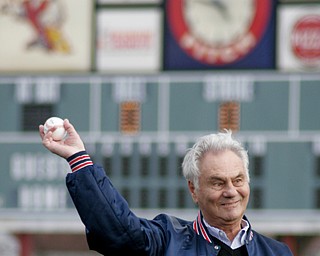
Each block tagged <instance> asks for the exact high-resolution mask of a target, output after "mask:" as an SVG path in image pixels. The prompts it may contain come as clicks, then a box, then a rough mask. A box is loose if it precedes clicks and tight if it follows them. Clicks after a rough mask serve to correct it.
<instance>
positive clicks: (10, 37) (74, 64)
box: [0, 0, 93, 72]
mask: <svg viewBox="0 0 320 256" xmlns="http://www.w3.org/2000/svg"><path fill="white" fill-rule="evenodd" d="M92 7H93V5H92V1H91V0H81V1H79V0H68V1H64V0H56V1H53V0H50V1H38V0H29V1H0V10H1V11H0V42H1V47H0V71H5V72H6V71H16V72H19V71H46V72H47V71H88V70H90V68H91V57H92V56H91V41H92V40H91V38H92V35H91V29H92V27H91V25H92V24H91V20H92Z"/></svg>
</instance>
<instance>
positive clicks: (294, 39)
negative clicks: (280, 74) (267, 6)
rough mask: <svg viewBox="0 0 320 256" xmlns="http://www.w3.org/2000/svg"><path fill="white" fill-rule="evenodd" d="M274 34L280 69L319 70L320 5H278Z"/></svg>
mask: <svg viewBox="0 0 320 256" xmlns="http://www.w3.org/2000/svg"><path fill="white" fill-rule="evenodd" d="M277 34H278V36H277V38H278V40H277V67H278V68H279V69H280V70H284V71H319V70H320V4H313V5H310V4H309V5H302V4H301V5H282V6H279V9H278V31H277Z"/></svg>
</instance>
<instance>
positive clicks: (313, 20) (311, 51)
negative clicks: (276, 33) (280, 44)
mask: <svg viewBox="0 0 320 256" xmlns="http://www.w3.org/2000/svg"><path fill="white" fill-rule="evenodd" d="M291 47H292V51H293V53H294V55H295V56H296V57H297V58H298V59H300V60H301V61H302V62H304V63H305V64H307V65H314V64H316V63H318V62H319V61H320V15H308V16H304V17H302V18H301V19H299V20H298V21H297V22H296V24H295V26H294V27H293V30H292V36H291Z"/></svg>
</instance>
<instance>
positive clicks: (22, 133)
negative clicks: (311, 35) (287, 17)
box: [0, 72, 320, 211]
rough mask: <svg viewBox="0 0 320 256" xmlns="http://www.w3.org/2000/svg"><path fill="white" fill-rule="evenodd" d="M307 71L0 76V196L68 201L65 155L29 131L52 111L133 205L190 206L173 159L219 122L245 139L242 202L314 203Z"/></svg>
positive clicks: (16, 202)
mask: <svg viewBox="0 0 320 256" xmlns="http://www.w3.org/2000/svg"><path fill="white" fill-rule="evenodd" d="M319 83H320V76H319V75H317V74H308V75H307V74H285V73H276V72H250V73H249V72H248V73H246V72H241V73H237V72H200V73H199V72H194V73H193V72H188V73H179V72H177V73H175V72H172V73H162V74H159V75H157V74H154V75H132V76H130V75H127V76H108V75H101V74H96V75H77V76H68V75H66V76H54V75H52V76H31V75H30V76H23V77H22V76H8V77H4V76H2V77H0V101H1V104H2V107H1V108H0V117H1V119H0V120H1V122H0V151H1V154H0V162H1V166H0V172H1V177H2V178H1V180H0V207H1V208H3V209H7V208H10V209H11V208H14V209H19V210H23V211H28V210H30V211H31V210H35V209H37V210H46V211H51V210H52V211H54V210H57V209H70V208H73V205H72V202H71V200H70V198H69V195H68V192H67V190H66V188H65V176H66V174H67V173H68V172H69V171H70V170H69V167H68V164H67V163H66V161H65V160H64V159H61V158H59V157H57V156H56V155H53V154H51V153H49V152H48V151H47V150H46V149H45V148H44V147H43V146H42V144H41V140H40V137H39V135H38V125H39V124H41V123H42V124H43V123H44V121H45V120H46V119H47V118H48V117H49V116H59V117H61V118H68V119H69V120H70V121H71V122H72V123H73V124H74V126H75V127H76V129H77V130H78V132H79V133H80V135H81V137H82V138H83V140H84V142H85V144H86V148H87V151H88V152H89V154H90V155H91V157H92V159H93V160H94V162H95V163H98V164H100V165H102V166H103V167H104V168H105V170H106V172H107V174H108V175H109V176H110V177H111V180H112V181H113V183H114V185H115V187H116V188H118V189H119V190H120V192H121V193H122V194H123V195H124V196H125V197H126V199H127V200H128V202H129V204H130V206H131V207H133V208H150V209H155V208H167V209H176V208H178V209H184V208H194V205H193V202H192V200H191V198H190V196H189V192H188V188H187V184H186V182H185V180H184V178H183V177H182V174H181V161H182V159H183V156H184V154H185V151H186V149H187V148H189V147H191V146H192V144H193V143H194V142H195V140H196V138H197V137H198V136H201V135H205V134H208V133H212V132H217V131H219V130H221V129H224V128H226V129H231V130H233V132H234V136H235V137H237V138H239V139H240V140H241V141H242V142H243V143H244V145H245V147H246V148H247V149H248V151H249V156H250V173H251V189H252V193H251V200H250V203H249V205H250V208H252V209H316V208H319V207H320V171H319V170H320V133H319V130H320V118H319V116H318V112H319V109H320V101H319V96H320V86H319ZM284 187H285V188H286V189H285V190H284Z"/></svg>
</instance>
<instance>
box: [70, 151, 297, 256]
mask: <svg viewBox="0 0 320 256" xmlns="http://www.w3.org/2000/svg"><path fill="white" fill-rule="evenodd" d="M72 158H73V157H71V158H70V159H68V161H69V163H70V160H72ZM75 162H76V161H74V160H73V162H72V163H73V166H72V168H74V170H75V169H77V171H76V172H74V173H70V174H68V175H67V187H68V190H69V192H70V195H71V197H72V200H73V202H74V204H75V206H76V209H77V211H78V213H79V215H80V218H81V220H82V222H83V223H84V225H85V227H86V235H87V241H88V244H89V248H90V249H92V250H95V251H97V252H99V253H101V254H103V255H151V256H157V255H167V256H179V255H183V256H188V255H190V256H191V255H192V256H195V255H196V256H201V255H202V256H204V255H212V256H215V255H218V253H219V250H220V247H219V246H218V245H215V244H214V242H213V241H212V239H211V238H210V235H209V234H208V233H207V230H206V227H205V226H204V225H203V224H202V219H201V216H200V214H199V216H198V217H197V218H196V220H195V221H186V220H182V219H179V218H176V217H172V216H168V215H165V214H160V215H158V216H157V217H155V218H154V219H153V220H147V219H143V218H138V217H137V216H135V214H134V213H133V212H132V211H130V209H129V207H128V204H127V202H126V201H125V200H124V198H123V197H122V196H121V195H120V194H119V193H118V191H117V190H116V189H115V188H114V187H113V186H112V184H111V182H110V180H109V178H108V177H107V176H106V174H105V171H104V170H103V168H102V167H100V166H98V165H90V164H88V165H84V164H83V163H81V164H82V166H85V167H80V168H79V167H77V166H76V165H77V163H75ZM249 234H250V235H249V236H248V239H247V241H246V247H247V250H248V253H249V256H289V255H292V253H291V252H290V250H289V248H288V247H287V246H286V245H285V244H283V243H280V242H278V241H276V240H273V239H271V238H268V237H265V236H263V235H261V234H259V233H257V232H255V231H253V230H251V227H250V229H249Z"/></svg>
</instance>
